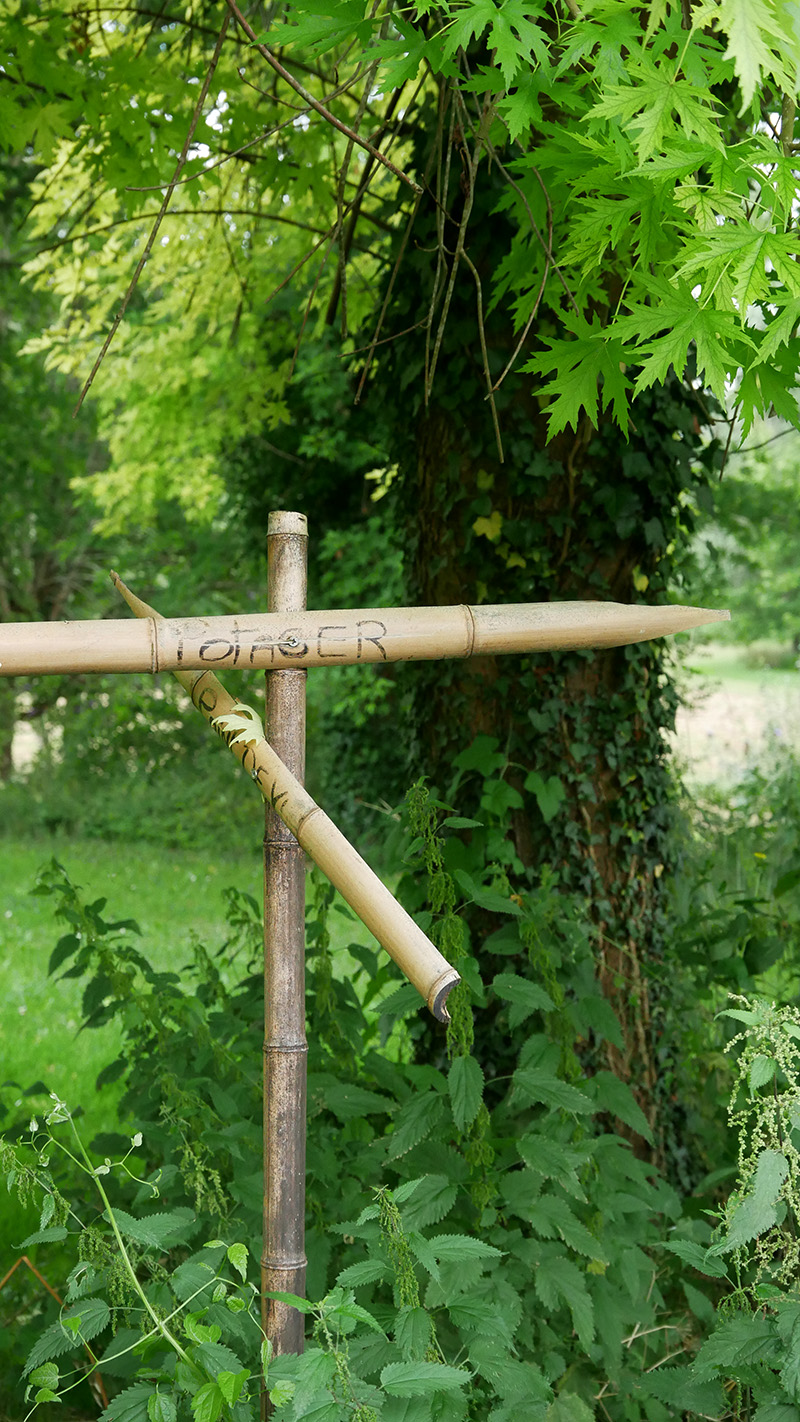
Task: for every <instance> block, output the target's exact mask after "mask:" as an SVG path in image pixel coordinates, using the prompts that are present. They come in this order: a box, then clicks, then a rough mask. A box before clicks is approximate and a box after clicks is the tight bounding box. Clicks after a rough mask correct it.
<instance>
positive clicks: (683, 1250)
mask: <svg viewBox="0 0 800 1422" xmlns="http://www.w3.org/2000/svg"><path fill="white" fill-rule="evenodd" d="M664 1248H665V1249H668V1250H669V1251H670V1253H671V1254H677V1256H678V1258H679V1259H682V1260H683V1262H684V1264H691V1266H692V1268H693V1269H697V1271H698V1272H699V1273H700V1274H705V1275H706V1276H707V1277H708V1278H709V1279H724V1278H725V1277H726V1276H727V1273H728V1270H727V1268H726V1267H725V1265H724V1264H723V1262H722V1260H721V1259H715V1258H713V1256H710V1255H709V1253H708V1250H706V1249H703V1247H702V1245H700V1244H695V1242H694V1240H692V1239H671V1240H669V1241H668V1242H667V1243H666V1244H665V1245H664Z"/></svg>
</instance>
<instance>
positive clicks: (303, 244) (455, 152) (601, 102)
mask: <svg viewBox="0 0 800 1422" xmlns="http://www.w3.org/2000/svg"><path fill="white" fill-rule="evenodd" d="M4 10H5V14H4V19H3V21H2V27H1V29H0V34H1V35H2V56H0V63H1V64H2V71H0V143H2V144H3V145H4V146H5V147H6V148H7V149H8V151H10V152H12V153H15V154H17V155H21V156H22V158H23V159H24V161H26V162H27V163H29V164H30V165H31V167H32V168H34V169H35V170H36V172H37V174H38V176H37V179H36V183H35V201H34V204H33V208H32V211H31V214H30V217H29V219H28V224H27V228H26V238H27V241H28V243H29V246H28V249H27V251H28V260H27V262H26V272H27V275H28V277H29V278H30V279H32V280H33V281H34V282H36V283H39V284H40V285H43V286H47V287H48V288H49V289H50V291H51V293H53V294H54V295H55V296H56V297H57V298H58V302H59V311H58V314H57V315H56V316H55V318H54V319H53V320H52V321H51V322H50V324H49V325H48V327H47V329H46V330H44V331H43V332H42V334H41V336H40V337H39V338H37V339H36V340H35V341H34V342H32V343H31V345H32V348H38V349H41V350H43V351H44V352H45V353H46V358H47V360H48V362H49V363H50V364H53V365H56V366H58V367H59V368H61V369H62V370H65V371H68V372H70V373H71V374H73V375H75V376H78V377H80V378H81V380H83V379H85V377H86V376H87V374H88V372H89V371H90V369H91V367H92V365H93V363H94V361H95V358H96V356H97V354H98V351H99V349H100V347H101V344H102V342H103V340H104V338H105V336H106V334H107V333H108V331H109V328H110V325H111V321H112V318H113V316H114V315H115V314H118V313H119V311H120V309H121V307H122V305H123V303H124V299H125V294H126V292H127V291H128V289H129V286H130V283H131V278H132V276H133V273H134V269H135V268H136V264H137V262H139V261H141V259H142V257H143V255H144V253H145V250H146V247H145V244H146V242H147V240H148V234H150V233H151V230H152V229H153V224H154V222H155V220H156V217H157V215H158V213H159V209H160V207H161V206H162V198H163V197H164V195H165V194H166V195H168V196H169V202H168V205H167V209H166V213H165V215H164V216H163V220H162V221H161V225H160V227H159V228H158V231H157V234H156V235H155V238H154V241H153V245H152V250H151V251H150V253H149V256H148V258H147V261H146V263H145V264H144V268H143V271H142V274H141V277H140V279H139V281H138V285H137V287H136V290H135V291H134V292H133V295H132V297H131V299H130V303H129V305H128V306H127V309H126V311H125V317H124V319H123V321H122V322H121V325H120V328H119V330H118V331H117V332H116V335H115V337H114V340H113V342H112V343H111V346H110V349H109V353H108V355H107V356H106V358H105V360H104V362H103V364H101V366H100V369H99V372H98V374H97V377H96V380H95V384H94V386H93V389H92V395H93V398H94V399H95V400H96V401H97V404H98V407H99V415H100V419H101V424H102V427H103V428H104V430H105V431H106V432H107V434H108V438H109V441H110V444H111V448H112V453H113V471H112V472H111V473H105V474H103V475H102V476H98V477H96V478H95V480H94V488H95V491H96V492H97V493H98V494H99V496H100V497H101V499H102V501H103V502H104V504H105V506H106V508H107V509H108V510H109V511H113V510H116V511H117V514H118V516H121V515H122V514H124V512H125V510H126V509H128V508H129V507H131V505H132V504H134V505H135V506H136V507H137V509H139V510H144V511H145V512H147V511H148V510H151V509H152V508H153V507H154V504H155V501H156V500H157V499H158V498H160V497H162V496H163V495H164V494H165V493H166V494H170V495H177V496H178V497H180V498H182V499H183V500H184V502H185V503H187V504H188V505H190V506H191V507H192V508H193V509H194V510H195V511H196V512H198V513H202V512H203V511H204V510H208V509H211V508H213V507H214V506H215V505H216V503H217V501H218V500H219V498H220V497H221V494H222V487H221V483H220V479H219V474H218V457H219V455H220V452H221V451H222V450H224V449H225V448H226V447H229V446H230V445H231V443H232V442H234V441H236V440H238V439H240V438H241V437H242V436H243V435H247V434H248V433H252V432H254V431H256V430H261V429H263V428H264V427H266V428H268V429H272V430H273V431H275V438H276V441H277V446H278V448H279V446H280V429H281V426H282V424H284V423H285V422H286V421H287V419H288V418H289V412H288V406H287V402H286V389H287V383H288V381H289V379H290V377H291V376H292V374H293V373H294V372H295V369H296V367H297V347H298V345H299V343H300V340H301V338H302V339H306V340H308V339H309V338H310V337H313V336H314V334H315V333H319V332H320V331H322V329H323V328H324V327H325V326H326V325H327V326H332V325H334V324H336V323H339V325H340V327H341V343H342V349H341V354H342V357H343V359H345V360H346V362H347V368H348V370H349V371H351V372H352V373H354V374H356V375H358V374H359V373H360V374H364V372H365V370H366V367H367V366H371V365H372V364H373V363H374V362H375V361H379V360H380V357H381V345H380V344H375V345H371V342H372V341H373V340H376V341H385V340H386V339H387V338H388V337H395V336H397V338H398V339H408V337H407V336H404V335H403V333H397V332H393V331H386V330H384V329H382V326H381V320H380V319H379V317H378V313H379V311H380V309H381V306H382V304H383V302H384V298H385V296H386V294H387V291H388V290H389V287H390V286H391V285H393V283H394V282H395V281H396V280H397V278H398V272H399V273H400V276H401V275H402V256H403V252H404V251H407V250H408V246H409V243H411V244H413V240H414V237H413V223H414V221H415V219H416V216H417V214H418V213H419V211H420V209H424V208H425V207H426V206H427V207H428V208H430V207H431V205H432V204H435V209H434V210H435V211H436V212H437V213H438V221H437V234H438V235H437V241H436V244H435V246H434V249H433V250H431V252H430V255H429V262H430V278H429V290H430V301H429V304H428V305H427V307H425V308H424V309H421V310H420V311H419V312H418V322H419V323H420V325H421V327H422V328H423V329H424V330H425V331H426V333H427V334H426V343H427V362H426V368H427V376H426V382H427V385H426V391H427V394H430V393H431V391H432V389H433V387H434V384H435V368H436V363H437V350H438V345H439V340H440V333H441V330H442V328H443V323H444V322H445V321H446V317H447V311H448V308H449V298H448V292H449V291H450V290H451V288H452V284H453V283H455V282H456V281H459V282H467V283H470V284H471V283H473V281H476V282H477V281H478V280H479V274H478V272H477V269H476V268H475V267H474V265H473V264H472V261H471V258H470V255H469V253H470V236H471V233H470V216H471V212H472V208H473V198H474V194H475V191H476V188H477V186H478V185H479V184H480V183H482V182H487V183H491V184H494V185H495V187H496V189H497V191H498V194H499V196H498V198H497V204H496V218H497V222H496V230H494V229H493V232H492V241H493V244H494V246H493V261H492V268H493V270H492V272H491V273H488V274H486V275H485V276H484V277H483V282H484V287H485V286H486V285H487V278H488V281H489V282H491V283H492V290H491V294H490V295H489V294H488V293H486V292H484V295H483V300H489V299H491V300H492V301H493V302H494V303H496V304H497V303H499V304H501V305H502V306H503V307H504V309H506V310H507V312H508V321H509V341H508V345H509V349H512V348H514V347H516V351H515V356H514V359H515V360H516V362H517V364H518V365H519V366H521V367H522V368H523V369H524V370H526V371H528V372H529V373H530V374H531V375H532V376H533V377H534V380H535V382H536V386H537V389H538V390H539V392H540V398H542V399H543V400H544V401H545V402H546V403H547V406H548V409H549V434H550V436H553V435H556V434H557V433H558V432H559V431H561V430H563V429H565V428H567V427H568V426H569V427H572V428H576V427H577V422H578V421H579V420H580V419H582V418H584V417H587V418H588V419H589V421H591V422H597V421H598V420H599V419H600V418H601V417H604V418H612V419H613V420H615V421H617V422H618V423H619V425H620V426H621V427H622V429H623V430H624V431H627V430H628V428H629V425H630V419H631V416H630V400H631V398H632V396H635V395H636V393H637V392H639V391H641V390H643V389H645V388H647V387H648V386H650V385H652V384H654V383H656V382H660V381H663V380H664V379H665V377H666V376H667V373H668V372H669V370H670V368H671V367H672V368H674V369H675V370H676V371H677V372H678V373H679V374H680V375H682V374H683V373H684V370H685V369H686V367H687V363H688V365H689V366H690V368H691V369H693V370H696V376H697V379H698V380H699V381H702V383H703V384H705V385H706V386H708V387H710V389H711V390H712V391H713V392H714V393H715V395H716V396H717V397H718V399H720V400H721V401H729V400H730V397H731V394H732V392H734V391H735V392H736V395H735V399H736V403H737V405H738V407H739V410H740V413H741V417H742V420H743V425H744V431H745V434H746V433H747V431H748V430H749V428H750V426H751V423H752V420H753V418H754V416H755V415H756V414H759V413H760V414H765V413H768V412H769V411H770V410H771V409H772V407H773V406H774V407H775V408H776V409H777V410H778V411H779V412H780V413H781V414H783V415H784V416H786V417H787V418H790V419H791V420H793V421H796V420H797V419H798V416H797V410H796V402H795V400H794V399H793V397H792V396H791V395H789V394H788V393H787V391H788V390H790V389H791V388H792V385H793V382H794V380H795V376H796V371H797V365H798V354H799V350H798V338H797V334H796V330H797V325H798V320H800V268H798V263H797V251H798V238H797V235H796V232H795V230H794V218H795V202H796V196H795V194H796V187H797V183H796V168H797V160H796V147H797V145H796V143H795V130H794V113H795V100H796V96H797V90H798V71H799V70H800V21H798V18H797V9H796V6H794V5H793V4H792V3H791V0H702V2H701V3H699V4H696V5H693V4H691V0H687V2H686V3H683V4H676V3H672V0H655V3H653V4H652V5H651V6H643V5H640V4H638V3H635V0H588V3H586V5H585V6H583V7H582V8H581V9H580V10H579V9H578V6H577V5H576V4H575V3H573V0H567V3H566V5H565V6H564V7H563V8H562V6H561V5H560V4H558V5H556V6H555V7H552V6H550V5H545V4H544V3H541V0H532V3H527V4H525V5H524V6H523V5H522V4H521V0H502V3H497V0H465V3H455V0H416V4H414V5H412V6H411V7H410V8H403V9H395V8H394V7H392V6H391V5H389V4H388V3H386V0H377V3H375V4H373V5H370V6H368V7H367V6H365V5H364V4H363V3H361V0H301V3H292V4H287V5H285V6H283V7H280V8H279V9H278V10H277V11H275V12H274V13H273V18H272V19H271V21H270V24H269V28H268V29H267V30H266V31H265V32H263V33H260V34H259V33H257V32H256V30H253V29H251V27H250V24H249V23H248V21H247V16H246V14H243V13H242V11H240V10H238V9H237V6H236V4H235V3H234V0H229V5H228V7H227V8H226V7H223V6H221V5H218V4H213V5H212V4H210V3H207V4H200V5H193V6H189V7H186V6H184V5H182V4H181V3H180V0H167V3H166V4H165V5H164V6H162V7H161V8H160V9H158V10H157V11H156V10H155V9H151V8H150V7H147V6H145V5H142V6H141V7H139V6H138V5H137V4H132V5H131V6H129V7H127V8H125V9H122V10H121V9H120V8H119V7H118V6H112V5H105V4H103V3H99V4H97V5H95V6H93V7H91V9H89V8H86V9H81V8H78V9H75V8H73V7H72V6H71V5H67V4H66V0H54V4H53V5H51V6H49V7H48V10H47V14H46V16H45V14H44V12H43V11H42V9H41V7H40V5H39V4H38V3H37V0H10V3H8V4H7V5H6V6H5V7H4ZM255 13H256V12H254V14H255ZM223 22H224V24H225V26H226V28H225V32H224V34H223V35H221V28H222V27H223ZM254 23H255V24H259V23H260V21H259V20H258V19H255V20H254ZM215 48H216V49H217V50H218V54H217V55H216V56H214V57H212V55H213V52H214V51H215ZM205 86H207V93H206V94H205V97H203V93H204V87H205ZM199 100H201V102H198V101H199ZM193 121H194V122H195V128H194V129H193V130H192V122H193ZM334 121H335V122H334ZM336 125H338V126H336ZM190 135H192V136H191V140H190ZM184 149H185V150H186V151H185V162H184V163H183V166H181V165H180V163H179V155H180V154H181V152H182V150H184ZM385 160H386V161H385ZM176 175H177V178H178V181H177V184H176V186H175V187H174V188H172V189H170V186H169V185H170V183H171V182H172V181H173V180H174V179H175V178H176ZM415 189H416V191H415ZM419 189H422V192H421V193H420V191H419ZM398 264H399V265H398ZM480 291H481V288H480V287H479V286H478V287H477V288H476V295H477V296H479V297H480ZM480 312H481V304H480V300H478V302H477V304H476V321H477V323H478V324H480V321H481V315H480ZM534 321H535V322H536V325H535V326H534ZM534 338H535V339H536V342H537V344H536V347H535V348H533V346H534ZM476 339H477V333H476ZM368 347H370V348H369V349H368ZM485 360H486V373H487V384H488V385H489V386H490V387H492V386H493V387H495V388H496V387H497V386H498V385H499V383H500V380H501V378H502V371H503V366H501V365H500V364H499V357H498V356H497V355H496V354H495V353H494V352H489V353H487V354H486V357H485ZM503 365H505V357H504V359H503ZM320 398H321V399H323V400H324V398H325V396H324V392H320ZM492 398H493V397H492ZM601 412H603V414H602V416H601ZM488 418H489V411H488V409H487V419H488ZM278 457H279V456H278ZM134 491H135V497H134Z"/></svg>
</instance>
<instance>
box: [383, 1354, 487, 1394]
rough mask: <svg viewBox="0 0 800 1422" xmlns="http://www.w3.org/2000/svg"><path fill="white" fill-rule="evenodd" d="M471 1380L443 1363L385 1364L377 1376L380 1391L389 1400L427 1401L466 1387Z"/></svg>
mask: <svg viewBox="0 0 800 1422" xmlns="http://www.w3.org/2000/svg"><path fill="white" fill-rule="evenodd" d="M471 1379H472V1373H470V1372H467V1369H466V1368H451V1367H450V1366H449V1364H447V1363H426V1362H414V1363H388V1364H387V1365H386V1367H385V1368H384V1369H383V1371H382V1373H381V1387H382V1388H383V1390H384V1392H388V1394H389V1396H390V1397H427V1396H428V1395H429V1393H432V1392H433V1393H436V1392H453V1391H454V1390H456V1389H457V1388H461V1387H466V1386H467V1383H469V1382H470V1381H471Z"/></svg>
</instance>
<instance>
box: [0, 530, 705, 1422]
mask: <svg viewBox="0 0 800 1422" xmlns="http://www.w3.org/2000/svg"><path fill="white" fill-rule="evenodd" d="M306 548H307V528H306V519H305V516H304V515H303V514H298V513H285V512H280V513H273V514H270V518H269V532H268V537H267V558H268V599H267V601H268V610H267V611H266V612H265V613H263V614H261V615H252V614H247V615H245V616H231V617H208V618H202V617H191V618H176V619H167V618H164V617H162V616H161V615H160V614H159V613H158V612H156V611H155V609H154V608H152V607H149V606H148V604H147V603H144V602H142V601H141V600H140V599H139V598H138V597H136V595H135V594H134V593H132V592H131V591H130V590H129V589H128V588H126V586H125V584H124V583H123V582H122V581H121V579H120V578H119V577H118V576H117V575H116V574H115V573H114V574H112V579H113V581H114V584H115V586H116V588H117V590H118V591H119V592H120V593H121V594H122V596H123V597H124V598H125V600H126V602H127V603H128V605H129V606H130V608H131V609H132V611H133V612H134V613H135V614H136V617H137V619H138V620H137V621H134V622H131V621H129V620H125V621H102V622H61V623H52V622H48V623H38V624H36V623H26V624H22V625H16V626H12V625H8V624H0V676H19V675H23V676H33V675H47V674H53V673H58V674H63V673H70V672H159V671H172V672H173V673H174V674H175V676H176V677H177V679H178V681H179V682H180V684H181V686H183V687H184V689H185V690H186V691H187V692H188V693H189V695H190V697H191V699H192V702H193V703H194V705H195V706H196V707H197V709H198V710H199V711H200V712H201V713H202V715H203V716H205V718H206V720H207V721H208V722H209V723H210V725H211V726H212V727H213V729H214V730H215V731H216V732H217V734H218V735H220V736H221V737H222V739H223V740H224V741H225V742H226V744H227V745H228V747H229V749H230V750H231V751H232V753H233V754H234V755H235V756H236V757H237V759H238V760H239V761H240V762H241V764H242V765H243V767H244V768H245V770H246V771H247V772H248V773H249V775H250V776H251V778H252V779H253V780H254V781H255V782H256V784H257V785H258V788H259V790H260V791H261V793H262V795H263V797H264V800H265V802H266V833H265V839H264V867H265V895H264V978H265V1036H264V1250H263V1255H262V1297H263V1312H262V1321H263V1325H264V1330H265V1333H266V1335H267V1337H268V1338H269V1340H270V1342H271V1344H272V1346H273V1348H274V1350H275V1351H276V1352H300V1351H302V1347H303V1320H302V1316H301V1314H300V1313H299V1312H298V1310H297V1309H295V1308H292V1307H291V1304H290V1302H289V1301H288V1300H287V1299H286V1297H285V1295H286V1294H287V1293H288V1294H290V1295H302V1294H303V1292H304V1287H305V1267H306V1259H305V1253H304V1214H305V1057H306V1050H307V1049H306V1040H305V979H304V861H303V855H304V852H305V853H307V854H308V855H309V857H310V858H311V859H313V860H314V862H315V863H316V864H318V865H319V867H320V868H321V869H322V870H323V871H324V873H325V874H327V876H328V878H329V879H330V880H331V882H332V883H333V884H334V885H335V887H336V888H338V889H339V891H340V892H341V894H342V896H343V898H344V899H345V900H346V902H347V903H348V904H349V905H350V906H351V908H353V909H354V911H355V912H356V913H357V914H358V916H359V917H360V918H361V919H362V921H363V922H364V923H365V924H366V926H367V927H368V928H369V929H370V931H371V932H372V933H373V934H374V935H375V937H376V938H377V939H378V941H379V943H381V944H382V945H383V947H384V948H385V949H386V950H387V952H388V953H390V954H391V956H392V957H393V958H394V960H395V961H396V962H397V963H398V965H399V966H400V968H401V969H402V971H403V972H404V973H405V975H406V976H407V977H408V979H409V980H410V982H412V983H413V984H414V986H415V987H416V989H417V990H418V992H419V993H420V994H421V996H422V998H423V999H424V1000H425V1002H426V1003H427V1005H428V1007H429V1009H430V1010H431V1012H432V1013H433V1015H434V1016H435V1017H437V1018H438V1019H439V1020H440V1021H445V1022H446V1021H447V1020H448V1017H447V1008H446V999H447V995H448V993H449V992H450V990H451V988H452V987H453V986H454V984H455V983H457V982H458V981H459V977H458V974H457V972H456V971H455V969H454V968H453V967H452V965H451V964H449V963H448V962H447V961H446V960H445V958H443V957H442V954H441V953H440V952H439V950H438V949H437V948H436V947H435V945H434V944H433V943H432V942H431V941H430V939H429V938H427V937H426V935H425V934H424V933H423V932H422V930H421V929H420V928H419V927H418V925H417V924H416V923H414V921H413V919H411V918H410V917H409V915H408V914H407V913H406V912H405V910H404V909H403V908H402V907H401V906H400V904H398V903H397V901H396V900H395V898H394V897H393V895H392V894H391V893H390V892H389V890H388V889H387V888H386V887H385V885H384V884H382V883H381V881H380V880H379V879H378V878H377V876H376V875H375V874H374V873H373V871H372V870H371V869H370V868H369V866H368V865H367V864H366V863H365V862H364V860H363V859H362V858H361V856H360V855H359V854H358V853H357V852H356V850H355V849H354V848H353V847H352V845H350V844H349V843H348V841H347V840H346V839H345V837H344V835H343V834H341V832H340V831H339V830H338V829H337V828H336V826H335V825H334V824H333V823H332V822H331V820H330V819H329V818H328V816H327V815H326V814H325V813H324V811H323V810H321V809H320V807H319V806H318V805H316V804H315V803H314V801H313V800H312V798H311V796H310V795H309V794H308V793H307V791H306V790H305V789H304V787H303V783H302V781H303V775H304V761H305V751H304V747H305V674H306V671H305V669H306V668H308V667H326V666H342V665H345V664H352V663H356V662H359V663H365V664H367V663H370V662H372V663H375V662H379V663H380V662H393V661H419V660H435V659H439V658H444V657H472V656H486V655H497V654H506V653H532V652H540V651H547V650H553V649H558V648H587V649H588V648H599V647H614V646H623V645H625V644H627V643H630V642H640V641H646V640H648V639H649V638H653V637H662V636H665V635H667V634H669V633H675V632H684V631H688V630H689V629H690V628H693V627H699V626H701V625H703V624H704V623H708V622H717V621H720V620H724V619H727V618H728V617H729V613H727V612H718V611H711V610H709V609H706V608H696V607H640V606H624V605H620V604H616V603H602V602H564V603H541V604H540V603H533V604H523V605H520V606H490V607H487V606H477V607H468V606H461V607H441V608H437V607H415V608H398V607H393V608H364V609H358V610H351V609H342V610H339V611H335V612H312V611H308V610H307V609H306V607H305V592H306ZM252 667H259V668H262V669H264V670H265V672H266V717H265V722H266V727H267V730H266V731H265V730H264V728H263V727H262V725H261V723H260V721H259V719H258V717H257V716H256V715H255V713H254V712H252V711H251V710H250V708H248V707H244V706H242V705H241V703H239V702H238V701H236V700H235V698H234V697H232V696H231V695H230V694H229V693H228V692H227V691H226V690H225V688H224V687H223V686H222V684H221V682H220V681H219V680H218V678H217V676H216V674H215V673H216V670H218V669H220V668H225V669H227V668H231V669H233V670H236V669H242V668H252ZM281 1294H283V1295H284V1297H280V1295H281ZM276 1295H278V1297H276ZM269 1410H270V1408H269V1402H268V1400H266V1401H265V1403H264V1415H265V1416H266V1415H268V1414H269Z"/></svg>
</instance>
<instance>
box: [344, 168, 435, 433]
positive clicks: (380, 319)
mask: <svg viewBox="0 0 800 1422" xmlns="http://www.w3.org/2000/svg"><path fill="white" fill-rule="evenodd" d="M421 201H422V194H421V193H419V194H418V195H417V197H416V199H415V201H414V206H413V208H412V210H411V216H410V218H409V219H408V222H407V224H406V230H405V232H404V233H403V240H402V242H401V243H400V250H399V252H398V253H397V260H396V261H395V264H394V266H393V267H392V275H391V276H390V278H389V284H388V286H387V288H386V295H385V296H384V298H383V305H382V307H381V311H380V315H379V317H378V324H377V325H376V327H375V332H374V335H373V337H372V340H371V342H370V346H369V354H368V355H367V359H366V360H365V362H364V369H363V370H362V372H361V379H360V380H359V382H358V389H357V390H356V393H355V398H354V400H353V404H354V405H357V404H358V402H359V400H360V399H361V393H362V391H363V389H364V382H365V380H366V378H367V375H368V374H369V368H370V366H371V365H372V360H373V357H374V355H375V347H376V346H377V345H378V344H380V343H379V341H378V337H379V336H380V333H381V330H382V328H383V322H384V319H385V316H386V311H387V308H388V306H389V299H390V297H391V295H392V291H393V289H394V284H395V281H396V280H397V273H398V272H399V270H400V264H401V262H402V260H403V257H404V255H405V250H406V247H407V245H408V239H409V237H410V236H411V230H412V228H413V226H414V223H415V221H416V218H417V213H418V212H419V205H420V202H421ZM418 324H419V323H418ZM409 329H410V330H412V331H413V330H414V329H415V327H413V326H411V327H409Z"/></svg>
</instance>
